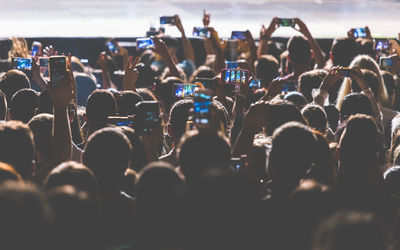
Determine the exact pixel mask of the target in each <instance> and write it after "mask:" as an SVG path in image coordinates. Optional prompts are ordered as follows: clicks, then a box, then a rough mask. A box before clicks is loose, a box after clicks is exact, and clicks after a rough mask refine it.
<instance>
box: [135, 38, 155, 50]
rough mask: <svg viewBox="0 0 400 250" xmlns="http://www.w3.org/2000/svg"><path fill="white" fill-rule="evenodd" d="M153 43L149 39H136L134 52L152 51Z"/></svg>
mask: <svg viewBox="0 0 400 250" xmlns="http://www.w3.org/2000/svg"><path fill="white" fill-rule="evenodd" d="M154 48H155V46H154V42H153V39H151V38H138V39H136V50H138V51H139V50H147V49H154Z"/></svg>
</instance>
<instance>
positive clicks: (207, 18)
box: [203, 10, 211, 27]
mask: <svg viewBox="0 0 400 250" xmlns="http://www.w3.org/2000/svg"><path fill="white" fill-rule="evenodd" d="M210 18H211V15H210V13H208V14H207V12H206V10H204V11H203V25H204V27H208V25H210Z"/></svg>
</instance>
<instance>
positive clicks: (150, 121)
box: [136, 101, 161, 133]
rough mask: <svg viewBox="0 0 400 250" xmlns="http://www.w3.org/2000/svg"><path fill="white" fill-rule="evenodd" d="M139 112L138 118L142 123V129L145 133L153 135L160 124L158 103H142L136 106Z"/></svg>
mask: <svg viewBox="0 0 400 250" xmlns="http://www.w3.org/2000/svg"><path fill="white" fill-rule="evenodd" d="M136 108H137V110H138V113H137V118H138V120H139V121H140V124H141V126H142V127H141V129H142V130H143V131H144V132H145V133H151V132H152V131H153V129H154V128H155V126H156V125H157V124H158V123H159V122H160V120H161V118H160V107H159V105H158V102H156V101H142V102H139V103H138V104H136Z"/></svg>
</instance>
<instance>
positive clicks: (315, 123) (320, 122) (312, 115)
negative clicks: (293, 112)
mask: <svg viewBox="0 0 400 250" xmlns="http://www.w3.org/2000/svg"><path fill="white" fill-rule="evenodd" d="M301 114H302V115H303V117H304V119H305V120H306V121H307V124H308V126H310V127H311V128H313V129H316V130H318V131H319V132H321V133H323V134H324V133H325V131H326V126H327V118H326V113H325V111H324V110H323V109H322V108H321V107H320V106H319V105H315V104H308V105H307V106H305V107H304V108H303V109H302V110H301Z"/></svg>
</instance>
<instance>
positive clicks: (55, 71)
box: [49, 56, 67, 88]
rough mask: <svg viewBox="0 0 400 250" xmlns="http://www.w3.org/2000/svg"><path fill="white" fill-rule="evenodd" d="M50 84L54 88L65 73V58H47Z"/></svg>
mask: <svg viewBox="0 0 400 250" xmlns="http://www.w3.org/2000/svg"><path fill="white" fill-rule="evenodd" d="M49 75H50V83H49V84H50V86H51V87H52V88H56V87H57V86H58V85H60V83H61V81H62V80H63V79H64V78H65V77H66V75H67V58H66V57H65V56H52V57H50V59H49Z"/></svg>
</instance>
